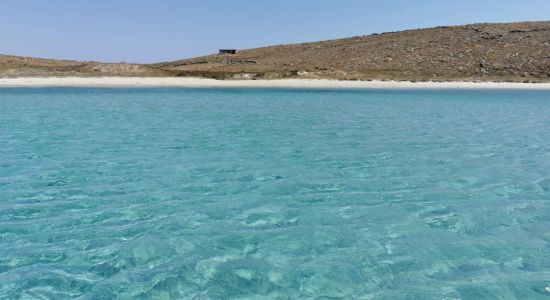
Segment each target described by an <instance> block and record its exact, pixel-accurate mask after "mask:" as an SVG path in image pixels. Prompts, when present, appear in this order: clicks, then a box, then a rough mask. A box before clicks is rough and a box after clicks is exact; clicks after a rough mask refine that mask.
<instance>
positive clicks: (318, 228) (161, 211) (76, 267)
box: [0, 88, 550, 299]
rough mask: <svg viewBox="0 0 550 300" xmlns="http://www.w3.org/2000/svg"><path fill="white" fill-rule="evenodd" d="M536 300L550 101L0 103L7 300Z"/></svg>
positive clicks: (157, 97) (540, 282)
mask: <svg viewBox="0 0 550 300" xmlns="http://www.w3.org/2000/svg"><path fill="white" fill-rule="evenodd" d="M548 290H550V92H542V91H428V90H426V91H421V90H417V91H292V90H254V89H249V90H239V89H234V90H222V89H219V90H206V89H205V90H200V89H197V90H193V89H187V90H186V89H68V88H67V89H1V90H0V298H7V299H17V298H42V299H67V298H77V297H80V299H110V298H122V299H134V298H142V299H163V298H164V299H169V298H172V299H174V298H176V299H177V298H180V299H182V298H183V299H186V298H193V297H195V298H196V299H228V298H253V299H254V298H255V299H265V298H275V299H283V298H284V299H286V298H290V299H296V298H306V299H310V298H330V299H351V298H364V299H513V298H517V299H548V298H549V297H550V292H549V291H548Z"/></svg>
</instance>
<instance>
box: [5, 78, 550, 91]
mask: <svg viewBox="0 0 550 300" xmlns="http://www.w3.org/2000/svg"><path fill="white" fill-rule="evenodd" d="M8 87H12V88H14V87H15V88H17V87H120V88H131V87H135V88H147V87H180V88H296V89H308V88H314V89H317V88H318V89H416V88H418V89H529V90H550V82H547V83H520V82H467V81H451V82H435V81H428V82H411V81H379V80H373V81H342V80H330V79H273V80H216V79H207V78H191V77H25V78H23V77H21V78H0V88H8Z"/></svg>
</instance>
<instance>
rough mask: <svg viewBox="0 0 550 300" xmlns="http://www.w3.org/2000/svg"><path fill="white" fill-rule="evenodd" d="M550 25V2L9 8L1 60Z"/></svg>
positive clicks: (312, 1)
mask: <svg viewBox="0 0 550 300" xmlns="http://www.w3.org/2000/svg"><path fill="white" fill-rule="evenodd" d="M536 20H539V21H540V20H550V0H452V1H451V0H376V1H370V0H274V1H266V0H1V6H0V41H1V42H0V53H1V54H12V55H24V56H33V57H44V58H55V59H77V60H94V61H103V62H122V61H125V62H141V63H148V62H160V61H169V60H175V59H181V58H189V57H193V56H199V55H205V54H211V53H215V52H217V50H218V49H219V48H235V49H246V48H254V47H260V46H268V45H277V44H286V43H299V42H306V41H318V40H326V39H334V38H343V37H350V36H357V35H365V34H370V33H377V32H387V31H397V30H404V29H413V28H423V27H433V26H441V25H461V24H469V23H478V22H516V21H536Z"/></svg>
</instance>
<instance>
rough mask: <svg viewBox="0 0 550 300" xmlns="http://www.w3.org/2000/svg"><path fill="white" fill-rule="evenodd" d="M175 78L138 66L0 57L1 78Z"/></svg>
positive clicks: (153, 69) (160, 71)
mask: <svg viewBox="0 0 550 300" xmlns="http://www.w3.org/2000/svg"><path fill="white" fill-rule="evenodd" d="M172 74H173V72H169V71H163V70H161V69H158V68H154V67H151V66H147V65H139V64H125V63H121V64H107V63H99V62H82V61H73V60H53V59H42V58H31V57H22V56H11V55H0V77H50V76H51V77H53V76H82V77H92V76H171V75H172Z"/></svg>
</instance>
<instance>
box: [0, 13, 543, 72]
mask: <svg viewBox="0 0 550 300" xmlns="http://www.w3.org/2000/svg"><path fill="white" fill-rule="evenodd" d="M106 75H111V76H199V77H209V78H218V79H257V78H266V79H276V78H329V79H341V80H371V79H381V80H390V79H394V80H413V81H414V80H418V81H422V80H435V81H445V80H468V81H470V80H482V81H528V82H543V81H544V82H548V81H550V21H547V22H525V23H508V24H474V25H465V26H452V27H437V28H429V29H417V30H407V31H401V32H389V33H382V34H373V35H368V36H357V37H352V38H345V39H339V40H331V41H322V42H313V43H303V44H292V45H279V46H271V47H265V48H258V49H249V50H242V51H238V52H237V54H234V55H231V54H223V55H217V54H216V55H209V56H204V57H197V58H192V59H185V60H179V61H174V62H164V63H158V64H151V65H129V64H101V63H90V62H72V61H51V60H40V59H28V58H19V57H2V56H0V76H2V77H7V76H106Z"/></svg>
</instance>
